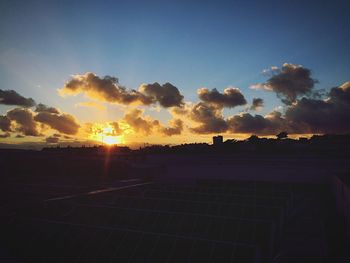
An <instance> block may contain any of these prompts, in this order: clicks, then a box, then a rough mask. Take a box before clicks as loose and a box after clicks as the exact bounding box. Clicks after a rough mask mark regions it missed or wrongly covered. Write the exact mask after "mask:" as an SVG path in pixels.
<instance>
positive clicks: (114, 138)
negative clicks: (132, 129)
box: [89, 123, 124, 145]
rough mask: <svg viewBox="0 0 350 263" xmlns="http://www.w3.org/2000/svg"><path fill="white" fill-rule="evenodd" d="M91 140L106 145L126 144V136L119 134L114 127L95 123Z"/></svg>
mask: <svg viewBox="0 0 350 263" xmlns="http://www.w3.org/2000/svg"><path fill="white" fill-rule="evenodd" d="M89 137H90V139H92V140H94V141H98V142H101V143H103V144H106V145H115V144H124V136H123V135H122V134H117V132H116V130H115V129H114V127H113V126H112V125H111V124H109V123H106V124H98V123H95V124H94V125H93V126H92V127H91V134H90V136H89Z"/></svg>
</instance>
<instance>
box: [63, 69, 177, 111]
mask: <svg viewBox="0 0 350 263" xmlns="http://www.w3.org/2000/svg"><path fill="white" fill-rule="evenodd" d="M59 93H60V94H61V95H62V96H66V95H77V94H79V93H84V94H85V95H86V96H88V97H89V98H92V99H97V100H101V101H106V102H109V103H118V104H122V105H130V104H139V105H150V104H155V103H157V102H158V103H159V104H160V105H161V106H163V107H165V108H167V107H173V106H181V105H182V104H183V101H182V100H183V96H182V95H181V94H180V92H179V90H178V89H177V88H176V87H175V86H173V85H172V84H170V83H165V84H164V85H160V84H159V83H157V82H156V83H153V84H142V85H141V87H140V88H139V90H127V89H126V88H125V87H123V86H121V85H120V84H119V82H118V79H117V78H115V77H111V76H105V77H102V78H101V77H99V76H97V75H95V74H94V73H91V72H88V73H85V74H83V75H74V76H73V77H72V79H71V80H69V81H68V82H67V83H66V84H65V85H64V86H63V88H61V89H59Z"/></svg>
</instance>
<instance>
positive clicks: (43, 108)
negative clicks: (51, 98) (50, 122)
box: [35, 103, 60, 114]
mask: <svg viewBox="0 0 350 263" xmlns="http://www.w3.org/2000/svg"><path fill="white" fill-rule="evenodd" d="M35 112H48V113H54V114H59V113H60V111H59V110H58V109H56V108H54V107H48V106H46V105H45V104H42V103H39V104H38V105H37V106H36V108H35Z"/></svg>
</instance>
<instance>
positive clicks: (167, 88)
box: [139, 82, 184, 108]
mask: <svg viewBox="0 0 350 263" xmlns="http://www.w3.org/2000/svg"><path fill="white" fill-rule="evenodd" d="M139 90H140V91H141V92H142V93H144V94H145V95H146V96H147V97H149V98H151V99H152V101H157V102H158V103H159V104H160V105H161V106H163V107H164V108H169V107H181V106H182V105H183V104H184V102H183V98H184V96H183V95H181V94H180V91H179V90H178V88H177V87H175V86H173V85H172V84H170V83H168V82H167V83H165V84H164V85H160V84H159V83H157V82H155V83H153V84H142V85H141V86H140V89H139Z"/></svg>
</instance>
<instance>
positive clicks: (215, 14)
mask: <svg viewBox="0 0 350 263" xmlns="http://www.w3.org/2000/svg"><path fill="white" fill-rule="evenodd" d="M349 7H350V6H349V4H348V3H347V1H327V2H325V1H305V0H304V1H14V0H11V1H3V0H2V1H1V4H0V35H1V37H0V59H1V62H0V88H1V89H14V90H16V91H17V92H19V93H20V94H22V95H23V96H26V97H33V98H34V99H35V100H36V101H38V102H43V103H45V104H48V105H52V106H56V107H60V108H61V109H63V110H65V111H67V112H71V113H73V114H77V115H79V112H77V111H78V110H77V109H76V108H75V107H74V106H73V104H74V103H73V104H72V101H74V98H68V99H62V98H60V97H59V96H58V95H57V89H58V88H60V87H62V86H63V84H64V82H65V81H67V80H68V79H69V77H70V75H72V74H81V73H85V72H87V71H91V72H94V73H96V74H98V75H101V76H104V75H113V76H116V77H118V78H119V80H120V83H121V84H123V85H125V86H126V87H128V88H135V89H137V88H138V86H139V85H140V84H141V83H153V82H155V81H157V82H160V83H164V82H171V83H172V84H174V85H175V86H177V87H178V88H179V89H180V91H181V92H182V93H183V94H184V95H185V100H187V101H193V102H195V101H198V98H197V94H196V90H197V89H198V88H200V87H208V88H210V89H211V88H217V89H218V90H221V91H222V90H223V89H224V88H226V87H228V86H235V87H239V88H240V89H241V90H242V92H243V94H244V95H245V96H246V98H247V99H248V101H249V102H250V101H251V99H252V98H253V97H263V98H264V99H265V104H266V107H265V108H264V111H263V113H267V112H269V111H270V110H271V109H273V108H274V107H276V106H278V105H280V104H281V103H280V101H279V100H278V99H277V98H276V96H275V94H273V93H266V92H264V91H254V90H251V89H249V88H248V87H249V86H250V85H251V84H254V83H257V82H263V81H265V80H266V76H263V75H262V74H261V71H262V70H263V69H266V68H268V67H270V66H281V65H282V64H283V63H284V62H288V63H294V64H301V65H303V66H305V67H307V68H310V69H311V70H312V72H313V76H314V77H315V78H316V79H318V80H319V84H317V88H331V87H334V86H337V85H340V84H342V83H344V82H345V81H348V80H349V76H350V49H349V47H350V30H349V25H350V22H349V17H348V10H349ZM6 109H7V107H4V106H1V107H0V111H1V113H3V112H4V111H6ZM239 110H240V108H237V109H235V110H230V112H237V111H239ZM117 115H118V114H117ZM117 115H113V114H111V115H110V117H111V118H112V117H117ZM78 117H79V116H78Z"/></svg>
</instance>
